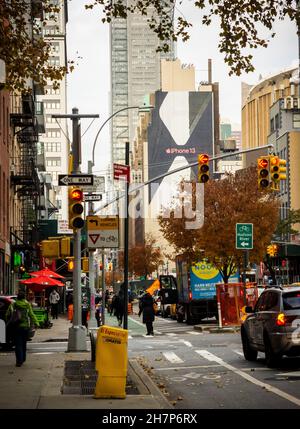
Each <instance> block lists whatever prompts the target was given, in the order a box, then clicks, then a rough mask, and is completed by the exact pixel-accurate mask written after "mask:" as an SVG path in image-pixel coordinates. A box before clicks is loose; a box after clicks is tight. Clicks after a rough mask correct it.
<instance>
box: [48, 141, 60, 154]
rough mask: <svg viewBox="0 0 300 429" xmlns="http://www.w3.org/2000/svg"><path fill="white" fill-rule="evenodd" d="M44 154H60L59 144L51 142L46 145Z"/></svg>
mask: <svg viewBox="0 0 300 429" xmlns="http://www.w3.org/2000/svg"><path fill="white" fill-rule="evenodd" d="M45 146H46V152H60V151H61V143H58V142H51V143H49V142H48V143H46V145H45Z"/></svg>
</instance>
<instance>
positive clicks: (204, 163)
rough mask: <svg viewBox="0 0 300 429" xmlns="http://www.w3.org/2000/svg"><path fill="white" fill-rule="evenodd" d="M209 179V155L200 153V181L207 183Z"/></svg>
mask: <svg viewBox="0 0 300 429" xmlns="http://www.w3.org/2000/svg"><path fill="white" fill-rule="evenodd" d="M208 180H209V156H208V155H206V154H205V153H201V154H200V155H198V182H199V183H206V182H208Z"/></svg>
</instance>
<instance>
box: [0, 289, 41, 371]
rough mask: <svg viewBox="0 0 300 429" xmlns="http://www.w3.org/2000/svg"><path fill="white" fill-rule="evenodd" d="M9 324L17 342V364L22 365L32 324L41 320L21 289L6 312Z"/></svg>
mask: <svg viewBox="0 0 300 429" xmlns="http://www.w3.org/2000/svg"><path fill="white" fill-rule="evenodd" d="M6 320H7V324H8V326H9V327H10V328H11V330H12V335H13V338H14V343H15V353H16V366H22V365H23V363H24V362H25V361H26V349H27V341H28V336H29V331H30V326H31V325H35V326H36V327H38V326H39V322H38V320H37V318H36V316H35V314H34V313H33V311H32V307H31V305H30V303H29V302H28V301H26V299H25V293H24V292H22V291H20V292H19V293H18V296H17V299H16V301H15V302H14V303H12V304H11V305H10V306H9V307H8V310H7V312H6Z"/></svg>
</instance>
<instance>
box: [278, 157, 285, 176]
mask: <svg viewBox="0 0 300 429" xmlns="http://www.w3.org/2000/svg"><path fill="white" fill-rule="evenodd" d="M279 180H286V160H285V159H279Z"/></svg>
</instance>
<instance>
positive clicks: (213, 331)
mask: <svg viewBox="0 0 300 429" xmlns="http://www.w3.org/2000/svg"><path fill="white" fill-rule="evenodd" d="M240 329H241V327H240V325H234V326H224V327H222V328H220V327H219V326H217V325H214V326H208V325H195V326H194V330H195V331H200V332H209V333H211V334H221V333H223V334H227V333H232V332H234V333H235V332H239V331H240Z"/></svg>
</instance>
